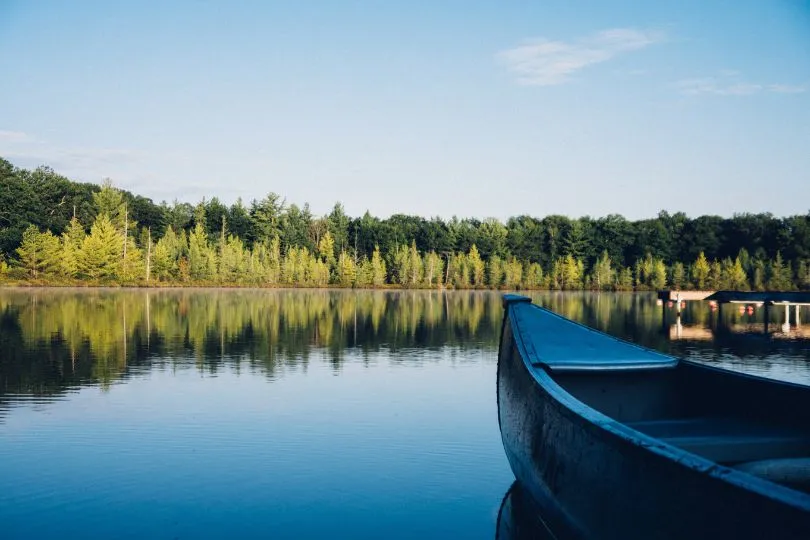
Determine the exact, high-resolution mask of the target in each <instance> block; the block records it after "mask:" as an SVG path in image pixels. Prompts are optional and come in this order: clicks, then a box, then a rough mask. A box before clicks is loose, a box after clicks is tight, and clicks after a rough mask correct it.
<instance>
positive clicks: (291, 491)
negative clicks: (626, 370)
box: [0, 290, 810, 539]
mask: <svg viewBox="0 0 810 540" xmlns="http://www.w3.org/2000/svg"><path fill="white" fill-rule="evenodd" d="M532 296H533V298H534V299H535V302H537V303H539V304H541V305H544V306H546V307H550V308H551V309H554V310H556V311H558V312H560V313H562V314H564V315H566V316H568V317H571V318H573V319H576V320H579V321H581V322H584V323H586V324H589V325H593V326H596V327H598V328H600V329H602V330H605V331H607V332H609V333H611V334H614V335H617V336H620V337H623V338H627V339H630V340H633V341H635V342H637V343H641V344H644V345H647V346H650V347H654V348H657V349H659V350H662V351H665V352H670V353H673V354H676V355H679V356H683V357H688V358H691V359H695V360H699V361H703V362H707V363H711V364H715V365H720V366H723V367H726V368H729V369H735V370H740V371H746V372H750V373H756V374H760V375H764V376H767V377H773V378H778V379H784V380H790V381H795V382H799V383H802V384H810V340H808V338H810V335H807V334H805V332H804V327H801V326H799V327H796V325H795V315H794V312H793V311H791V320H790V323H791V324H790V326H789V327H783V323H784V312H783V311H779V310H776V311H775V312H772V313H770V314H769V325H768V328H767V331H766V328H765V325H764V316H765V314H764V313H763V311H762V310H761V309H760V310H755V311H754V312H753V313H747V312H745V313H740V312H739V311H738V310H737V308H735V309H725V311H724V312H721V313H718V312H716V311H712V310H711V309H710V307H709V306H708V305H706V304H704V303H694V304H690V305H689V306H687V308H686V310H685V312H684V314H683V316H682V318H681V319H680V320H678V319H677V318H676V316H675V312H674V310H673V309H669V308H666V307H662V306H659V305H657V304H656V300H655V297H654V296H652V295H632V294H587V293H580V294H577V293H564V294H563V293H542V294H533V295H532ZM500 318H501V306H500V295H499V294H496V293H489V292H450V293H440V292H425V291H417V292H410V291H405V292H370V291H363V292H353V291H267V290H259V291H246V290H237V291H224V290H208V291H206V290H200V291H187V290H183V291H154V290H153V291H126V290H125V291H103V290H101V291H99V290H91V291H74V290H54V291H50V290H0V537H2V538H4V539H6V538H8V539H12V538H65V537H75V538H105V539H106V538H144V537H150V538H205V537H225V536H230V537H234V538H236V537H239V538H267V537H272V538H320V537H346V538H379V537H382V536H384V537H387V538H415V537H420V538H493V537H494V536H495V533H496V519H497V516H498V511H499V507H500V505H501V502H502V500H504V495H505V494H506V493H507V491H508V490H509V488H510V486H511V484H512V482H513V480H514V478H513V476H512V473H511V471H510V470H509V466H508V463H507V462H506V458H505V456H504V453H503V448H502V446H501V442H500V434H499V432H498V422H497V415H496V404H495V367H496V361H497V358H496V357H497V336H498V332H499V330H500ZM805 319H806V320H808V321H809V322H810V312H808V311H802V312H801V313H800V320H805Z"/></svg>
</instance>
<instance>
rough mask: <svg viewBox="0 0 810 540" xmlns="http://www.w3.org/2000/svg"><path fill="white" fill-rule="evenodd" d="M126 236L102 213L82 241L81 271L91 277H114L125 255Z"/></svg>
mask: <svg viewBox="0 0 810 540" xmlns="http://www.w3.org/2000/svg"><path fill="white" fill-rule="evenodd" d="M123 247H124V238H123V237H122V236H121V233H120V232H119V231H118V230H116V228H115V226H114V225H113V224H112V222H111V221H110V218H109V216H108V215H107V214H106V213H100V214H99V215H98V217H97V218H96V220H95V222H93V226H92V227H91V228H90V234H89V235H87V236H86V237H85V238H84V240H83V241H82V249H81V251H80V254H79V260H78V263H79V264H78V266H79V273H80V274H82V275H85V276H87V277H88V278H90V279H93V280H97V279H104V280H110V279H114V278H115V277H116V276H117V275H118V270H119V268H120V266H121V259H122V255H123V251H124V250H123Z"/></svg>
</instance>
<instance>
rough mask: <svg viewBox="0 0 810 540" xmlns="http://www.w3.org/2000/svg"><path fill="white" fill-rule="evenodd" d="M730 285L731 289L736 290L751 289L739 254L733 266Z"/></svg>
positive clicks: (729, 280)
mask: <svg viewBox="0 0 810 540" xmlns="http://www.w3.org/2000/svg"><path fill="white" fill-rule="evenodd" d="M728 285H729V288H730V289H732V290H735V291H747V290H748V289H749V286H748V276H747V275H746V274H745V270H744V269H743V263H742V260H741V259H740V257H739V256H738V257H737V258H736V259H734V266H732V268H731V271H730V274H729V278H728Z"/></svg>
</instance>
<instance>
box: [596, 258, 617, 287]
mask: <svg viewBox="0 0 810 540" xmlns="http://www.w3.org/2000/svg"><path fill="white" fill-rule="evenodd" d="M614 274H615V271H614V270H613V262H612V261H611V260H610V255H608V252H607V250H604V251H602V255H601V256H600V257H599V259H597V261H596V264H595V265H594V268H593V278H592V282H593V285H594V286H595V288H596V289H597V290H600V291H605V290H609V289H610V288H612V287H613V275H614Z"/></svg>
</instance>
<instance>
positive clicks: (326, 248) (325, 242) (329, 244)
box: [318, 231, 335, 268]
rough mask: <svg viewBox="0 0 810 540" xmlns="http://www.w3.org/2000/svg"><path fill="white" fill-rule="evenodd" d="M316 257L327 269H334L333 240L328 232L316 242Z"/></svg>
mask: <svg viewBox="0 0 810 540" xmlns="http://www.w3.org/2000/svg"><path fill="white" fill-rule="evenodd" d="M318 256H320V258H321V260H323V261H324V262H325V263H326V264H327V265H328V266H329V268H334V267H335V239H334V238H333V237H332V233H330V232H329V231H326V232H325V233H324V234H323V236H321V239H320V240H319V241H318Z"/></svg>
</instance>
